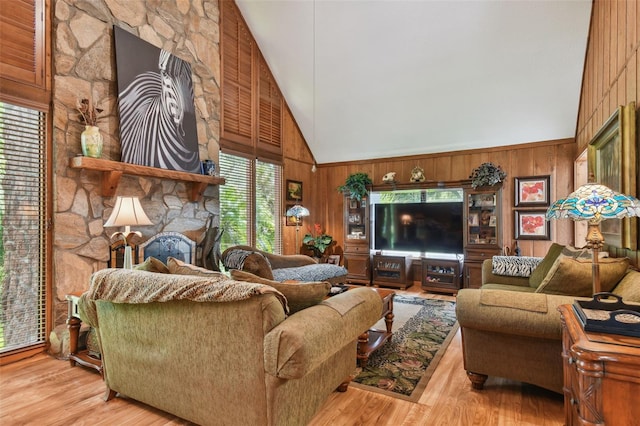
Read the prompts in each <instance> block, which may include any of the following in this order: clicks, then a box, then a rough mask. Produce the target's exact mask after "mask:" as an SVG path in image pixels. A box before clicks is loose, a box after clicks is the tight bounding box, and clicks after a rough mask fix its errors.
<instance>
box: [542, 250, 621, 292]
mask: <svg viewBox="0 0 640 426" xmlns="http://www.w3.org/2000/svg"><path fill="white" fill-rule="evenodd" d="M599 263H600V287H601V289H602V291H611V289H613V288H614V287H615V285H616V284H617V283H618V281H620V279H622V277H623V276H624V274H625V273H626V272H627V269H628V267H629V259H627V258H626V257H623V258H606V259H600V262H599ZM592 265H593V264H592V262H591V260H587V259H574V258H572V257H568V256H564V255H561V256H559V257H558V259H556V261H555V262H554V263H553V265H552V266H551V269H550V270H549V272H548V274H547V276H546V277H545V278H544V279H543V280H542V283H540V286H539V287H538V288H537V289H536V293H546V294H564V295H567V296H584V297H589V296H591V295H592V294H593V284H592V283H593V281H592Z"/></svg>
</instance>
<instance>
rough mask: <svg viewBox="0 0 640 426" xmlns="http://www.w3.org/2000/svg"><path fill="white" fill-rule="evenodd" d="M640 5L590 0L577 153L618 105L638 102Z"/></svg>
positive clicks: (632, 1) (618, 0)
mask: <svg viewBox="0 0 640 426" xmlns="http://www.w3.org/2000/svg"><path fill="white" fill-rule="evenodd" d="M639 46H640V2H639V1H637V0H627V1H623V0H594V2H593V10H592V14H591V27H590V31H589V43H588V46H587V55H586V60H585V67H584V76H583V80H582V95H581V97H580V110H579V113H578V125H577V133H576V143H577V145H578V149H577V150H576V153H577V154H579V153H581V152H582V151H584V149H585V148H586V147H587V145H588V144H589V141H590V140H591V139H592V138H593V136H594V135H595V134H596V133H597V132H598V130H599V129H600V127H602V125H603V124H604V123H605V122H606V121H607V119H608V118H609V117H610V116H611V114H613V113H614V111H615V110H616V108H617V107H618V106H619V105H627V104H629V102H631V101H636V106H637V105H638V104H639V102H638V100H639V99H640V54H639V53H638V47H639Z"/></svg>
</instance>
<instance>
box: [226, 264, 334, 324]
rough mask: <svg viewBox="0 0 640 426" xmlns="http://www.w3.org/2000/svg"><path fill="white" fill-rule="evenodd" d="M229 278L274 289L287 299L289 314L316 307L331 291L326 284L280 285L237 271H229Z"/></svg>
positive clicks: (329, 285)
mask: <svg viewBox="0 0 640 426" xmlns="http://www.w3.org/2000/svg"><path fill="white" fill-rule="evenodd" d="M231 278H232V279H234V280H236V281H247V282H252V283H258V284H266V285H269V286H271V287H273V288H275V289H276V290H278V291H279V292H280V293H282V294H284V297H285V298H286V299H287V303H288V305H289V313H290V314H294V313H296V312H298V311H301V310H303V309H306V308H308V307H310V306H313V305H317V304H318V303H320V302H322V301H323V300H324V299H325V297H327V294H329V291H330V290H331V284H329V283H328V282H299V283H281V282H278V281H272V280H268V279H266V278H261V277H258V276H256V275H253V274H251V273H249V272H246V271H239V270H237V269H232V270H231Z"/></svg>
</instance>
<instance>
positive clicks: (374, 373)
mask: <svg viewBox="0 0 640 426" xmlns="http://www.w3.org/2000/svg"><path fill="white" fill-rule="evenodd" d="M455 306H456V304H455V302H452V301H448V300H438V299H423V298H419V297H411V296H401V295H396V296H395V298H394V301H393V311H394V314H395V317H396V318H395V319H394V324H393V329H392V331H393V336H392V337H391V340H390V341H387V342H386V343H385V344H384V345H383V346H382V347H381V348H379V349H378V350H376V351H374V352H373V353H372V354H371V356H370V357H369V360H368V362H367V365H366V366H365V367H364V369H361V368H358V375H357V377H356V378H355V379H354V381H353V382H352V384H353V386H356V387H359V388H361V389H365V390H368V391H373V392H380V393H384V394H386V395H389V396H393V397H395V398H400V399H404V400H407V401H413V402H416V401H418V400H419V399H420V396H421V395H422V392H423V391H424V389H425V388H426V386H427V383H428V382H429V379H430V378H431V375H432V374H433V371H434V370H435V368H436V366H437V364H438V362H439V361H440V358H441V356H442V354H443V353H444V351H445V350H446V348H447V345H448V344H449V341H450V340H451V339H452V338H453V336H454V335H455V332H456V330H457V329H458V325H457V322H456V316H455ZM382 324H383V323H378V324H376V325H375V326H374V328H381V327H384V326H383V325H382Z"/></svg>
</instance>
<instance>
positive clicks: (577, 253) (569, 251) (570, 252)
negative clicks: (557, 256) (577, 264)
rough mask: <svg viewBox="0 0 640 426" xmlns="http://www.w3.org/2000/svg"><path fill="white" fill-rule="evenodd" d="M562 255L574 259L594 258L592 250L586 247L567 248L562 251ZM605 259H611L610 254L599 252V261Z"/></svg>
mask: <svg viewBox="0 0 640 426" xmlns="http://www.w3.org/2000/svg"><path fill="white" fill-rule="evenodd" d="M562 255H564V256H569V257H573V258H574V259H589V260H591V259H592V258H593V253H592V251H591V249H589V248H586V247H583V248H576V247H573V246H565V248H563V249H562ZM604 257H609V253H608V252H606V251H600V252H598V259H602V258H604Z"/></svg>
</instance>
